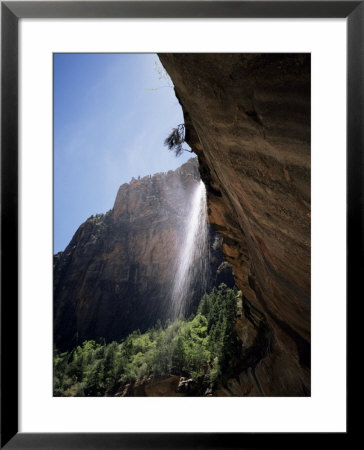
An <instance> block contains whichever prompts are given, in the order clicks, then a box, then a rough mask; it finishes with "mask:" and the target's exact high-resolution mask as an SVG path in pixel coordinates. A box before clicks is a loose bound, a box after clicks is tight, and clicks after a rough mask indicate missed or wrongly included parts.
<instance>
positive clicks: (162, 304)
mask: <svg viewBox="0 0 364 450" xmlns="http://www.w3.org/2000/svg"><path fill="white" fill-rule="evenodd" d="M199 181H200V176H199V172H198V168H197V161H196V158H195V159H190V160H189V161H188V162H187V163H186V164H184V165H182V166H181V167H180V168H179V169H177V170H175V171H170V172H168V173H159V174H155V175H154V176H147V177H144V178H142V179H138V180H137V179H133V180H132V181H131V182H130V183H127V184H123V185H122V186H121V187H120V188H119V191H118V194H117V197H116V200H115V204H114V207H113V209H112V210H111V211H109V212H108V213H106V214H104V215H98V216H96V217H91V218H89V219H88V220H87V221H86V222H85V223H83V224H82V225H81V226H80V227H79V229H78V230H77V232H76V233H75V235H74V237H73V238H72V241H71V242H70V244H69V245H68V246H67V248H66V249H65V251H64V252H63V253H60V254H57V255H55V257H54V342H55V344H56V346H57V347H58V348H60V349H66V348H71V347H72V346H73V345H75V344H77V343H80V342H82V341H84V340H86V339H97V338H99V337H103V338H105V339H106V341H111V340H119V339H121V338H123V337H125V336H126V335H128V334H129V333H131V332H132V331H133V330H137V329H140V330H141V331H144V330H146V329H147V328H149V327H151V326H153V325H155V323H156V322H157V320H158V319H161V320H162V321H163V320H164V319H166V318H167V317H168V312H169V311H170V308H169V304H170V301H171V292H172V283H173V277H174V274H175V270H176V263H178V261H177V259H178V254H179V251H180V248H181V245H182V243H183V242H184V236H185V234H186V226H187V224H186V218H187V217H188V212H189V210H190V201H191V194H192V193H193V191H194V190H195V189H196V186H198V183H199ZM209 246H210V255H211V259H210V268H211V271H210V278H209V280H208V286H209V288H211V287H212V285H214V284H220V283H221V282H225V283H227V284H228V285H230V286H231V285H232V284H233V283H234V280H233V277H232V274H231V267H230V269H229V268H227V269H224V268H223V267H221V263H222V261H223V260H222V253H221V239H220V238H219V237H218V236H217V235H215V233H213V232H212V230H210V233H209ZM200 288H201V286H200V284H199V282H198V275H197V280H196V283H195V284H194V285H193V286H192V292H191V295H190V298H189V299H188V307H187V312H188V311H189V312H191V311H193V310H194V309H195V308H196V306H197V304H198V302H199V300H200V296H201V294H202V293H201V289H200Z"/></svg>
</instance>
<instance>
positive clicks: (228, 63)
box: [159, 54, 311, 396]
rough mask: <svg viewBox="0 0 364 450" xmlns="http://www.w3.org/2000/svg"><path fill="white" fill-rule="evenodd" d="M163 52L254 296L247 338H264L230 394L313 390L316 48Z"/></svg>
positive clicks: (211, 195)
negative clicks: (308, 51) (312, 133)
mask: <svg viewBox="0 0 364 450" xmlns="http://www.w3.org/2000/svg"><path fill="white" fill-rule="evenodd" d="M159 57H160V60H161V62H162V64H163V66H164V67H165V69H166V70H167V72H168V74H169V75H170V76H171V78H172V81H173V83H174V86H175V92H176V95H177V98H178V99H179V101H180V103H181V105H182V108H183V112H184V118H185V127H186V140H187V142H188V144H189V145H190V146H191V148H192V149H193V150H194V152H195V153H196V154H197V155H198V159H199V165H200V174H201V178H202V179H203V180H204V182H205V184H206V187H207V190H208V206H209V221H210V223H211V224H212V225H213V227H214V229H215V230H216V231H218V232H219V233H220V234H221V235H222V236H223V252H224V255H225V258H226V260H227V261H229V262H230V263H231V264H232V266H233V271H234V274H235V279H236V283H237V285H238V287H239V288H240V289H241V290H242V291H243V293H244V296H245V299H246V301H245V304H246V307H245V313H246V314H245V316H244V317H245V318H242V319H241V323H240V325H239V327H240V333H241V335H242V339H243V340H244V341H245V342H243V346H245V348H246V347H249V345H253V346H254V345H255V344H254V340H258V341H259V342H256V344H258V343H259V345H258V347H259V349H260V350H259V351H258V350H257V351H256V352H255V353H256V354H255V356H254V354H253V353H254V352H250V356H249V358H250V359H249V358H248V359H249V361H250V363H249V365H248V366H247V367H244V365H245V366H246V365H247V363H246V362H242V367H240V368H237V370H238V369H239V370H240V376H239V374H238V375H237V379H235V381H233V382H232V385H231V389H230V391H229V392H230V395H231V394H233V395H234V394H236V395H239V393H240V395H255V394H257V395H273V396H275V395H287V396H290V395H292V396H299V395H309V393H310V315H311V308H310V55H307V54H160V55H159ZM258 347H256V348H258ZM264 348H265V350H264V351H262V349H264ZM224 389H225V388H224ZM221 392H222V391H221ZM249 392H250V394H249ZM222 395H223V393H222Z"/></svg>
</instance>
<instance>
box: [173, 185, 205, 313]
mask: <svg viewBox="0 0 364 450" xmlns="http://www.w3.org/2000/svg"><path fill="white" fill-rule="evenodd" d="M207 226H208V225H207V204H206V188H205V185H204V183H203V182H202V181H200V182H199V184H198V185H197V186H196V189H195V191H194V192H193V194H192V199H191V209H190V212H189V215H188V218H187V222H186V231H185V236H184V239H183V240H182V246H181V250H180V252H179V255H178V258H177V261H176V268H175V277H174V283H173V288H172V301H171V309H172V311H171V315H172V317H173V318H176V317H179V316H180V315H184V314H185V312H186V309H187V307H188V306H189V304H190V301H191V297H192V295H193V290H194V287H195V286H196V284H197V283H198V286H199V291H200V292H201V293H203V292H205V290H206V286H207V282H208V270H209V247H208V228H207Z"/></svg>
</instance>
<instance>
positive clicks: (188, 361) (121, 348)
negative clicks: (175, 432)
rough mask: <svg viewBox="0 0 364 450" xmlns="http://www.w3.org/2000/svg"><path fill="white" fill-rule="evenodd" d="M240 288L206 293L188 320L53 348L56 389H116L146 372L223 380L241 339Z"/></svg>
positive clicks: (98, 392) (96, 392)
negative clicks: (238, 331)
mask: <svg viewBox="0 0 364 450" xmlns="http://www.w3.org/2000/svg"><path fill="white" fill-rule="evenodd" d="M237 294H238V291H237V290H236V289H235V288H234V289H228V288H227V287H226V285H224V284H222V285H220V287H219V288H218V289H216V288H214V289H213V290H212V291H211V293H210V294H205V295H204V296H203V297H202V299H201V302H200V305H199V308H198V311H197V314H196V315H195V316H193V317H190V318H189V319H188V320H183V319H178V320H175V321H174V322H170V321H167V323H166V324H164V326H162V324H161V322H160V321H158V323H157V324H156V325H155V326H154V327H153V328H151V329H149V330H148V331H147V332H146V333H143V334H141V333H140V331H139V330H137V331H134V332H133V333H132V334H130V335H129V336H128V337H127V338H126V339H125V340H124V341H122V342H121V343H117V342H111V343H110V344H106V343H105V342H95V341H93V340H91V341H86V342H84V343H83V344H82V346H78V347H76V348H75V349H73V350H72V351H69V352H65V353H59V352H58V351H57V350H56V349H55V352H54V395H55V396H61V395H74V396H103V395H105V394H106V395H112V394H113V393H115V392H116V391H117V390H118V389H120V388H121V387H122V386H123V385H126V384H127V383H131V382H134V381H136V380H140V379H142V378H143V377H146V376H149V375H154V376H169V375H171V374H173V375H179V376H186V377H189V378H191V377H192V378H193V379H194V380H196V381H202V380H205V382H206V380H207V382H208V384H209V385H210V387H213V386H214V385H215V384H216V383H217V382H218V381H221V380H222V377H223V375H225V374H226V373H228V371H229V367H230V366H231V363H232V361H234V359H235V358H239V355H240V349H241V344H240V343H239V342H238V339H237V336H236V334H235V331H234V324H235V320H236V317H237V300H238V299H237Z"/></svg>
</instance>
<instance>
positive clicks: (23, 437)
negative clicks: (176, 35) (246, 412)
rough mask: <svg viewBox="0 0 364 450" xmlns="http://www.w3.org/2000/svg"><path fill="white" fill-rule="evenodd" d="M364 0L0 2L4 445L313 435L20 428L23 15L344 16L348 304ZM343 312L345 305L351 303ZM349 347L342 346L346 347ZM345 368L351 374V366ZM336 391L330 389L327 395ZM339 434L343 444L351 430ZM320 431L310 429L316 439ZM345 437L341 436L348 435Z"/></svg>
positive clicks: (357, 183) (253, 440)
mask: <svg viewBox="0 0 364 450" xmlns="http://www.w3.org/2000/svg"><path fill="white" fill-rule="evenodd" d="M363 3H364V2H363V1H281V2H279V1H213V2H211V1H208V2H206V1H193V2H191V1H190V2H188V1H187V2H186V1H167V2H166V1H159V2H158V1H112V2H108V1H74V2H69V1H57V2H47V1H37V2H36V1H34V2H33V1H27V2H24V1H23V2H22V1H2V2H1V205H2V206H1V448H9V449H23V448H24V449H25V448H27V449H101V448H102V449H111V448H113V449H116V448H120V449H126V448H128V449H129V448H132V449H142V448H143V449H144V448H152V449H164V448H168V449H184V448H196V449H202V448H214V449H217V448H221V449H223V448H224V449H228V448H265V447H268V446H269V447H271V446H272V445H277V444H278V445H280V446H281V447H282V446H287V447H290V448H293V447H296V448H297V446H303V445H305V446H307V444H308V439H310V438H311V437H312V436H311V435H310V433H304V434H300V436H297V434H295V433H293V434H285V435H284V436H283V435H282V434H280V433H274V434H270V433H269V434H268V433H263V434H259V433H258V434H257V433H136V434H130V433H82V434H81V433H64V434H62V433H61V434H60V433H57V434H53V433H51V434H49V433H36V434H32V433H18V406H17V405H18V250H19V248H18V181H19V180H18V75H19V74H18V21H19V19H20V18H110V17H113V18H115V17H117V18H119V17H120V18H196V17H197V18H237V17H242V18H346V20H347V77H348V78H347V304H348V303H349V299H350V298H352V300H354V296H355V295H356V292H357V290H356V287H357V284H358V280H359V279H360V274H361V273H363V272H362V269H363V264H362V254H363V239H362V230H363V191H364V189H363V177H362V173H363V139H364V134H363V125H364V89H363V84H364V5H363ZM348 313H349V309H348ZM347 348H348V349H350V345H349V343H348V346H347ZM348 375H349V373H348ZM333 395H334V394H333ZM349 418H350V412H349V409H348V416H347V423H348V428H347V432H346V433H337V434H336V433H335V434H333V435H334V438H335V441H336V443H337V444H339V445H342V446H344V445H347V440H348V437H349V431H350V436H351V429H350V421H349ZM327 437H328V436H327V435H326V434H323V433H322V434H321V433H320V434H317V433H316V434H315V436H314V438H315V444H318V445H319V444H320V443H321V441H322V443H325V444H326V445H327ZM344 440H345V442H344Z"/></svg>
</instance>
